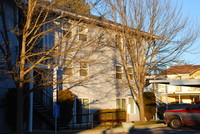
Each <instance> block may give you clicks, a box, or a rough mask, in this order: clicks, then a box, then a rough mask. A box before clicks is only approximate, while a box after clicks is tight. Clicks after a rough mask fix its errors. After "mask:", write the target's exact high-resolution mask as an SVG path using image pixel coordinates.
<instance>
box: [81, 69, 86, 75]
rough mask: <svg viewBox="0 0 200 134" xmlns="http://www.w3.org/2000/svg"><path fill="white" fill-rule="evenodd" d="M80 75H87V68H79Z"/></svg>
mask: <svg viewBox="0 0 200 134" xmlns="http://www.w3.org/2000/svg"><path fill="white" fill-rule="evenodd" d="M80 76H88V70H87V69H80Z"/></svg>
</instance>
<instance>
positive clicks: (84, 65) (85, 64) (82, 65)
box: [80, 62, 88, 68]
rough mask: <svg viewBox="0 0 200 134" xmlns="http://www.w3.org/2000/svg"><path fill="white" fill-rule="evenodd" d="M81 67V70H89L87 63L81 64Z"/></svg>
mask: <svg viewBox="0 0 200 134" xmlns="http://www.w3.org/2000/svg"><path fill="white" fill-rule="evenodd" d="M80 66H81V68H88V63H87V62H81V63H80Z"/></svg>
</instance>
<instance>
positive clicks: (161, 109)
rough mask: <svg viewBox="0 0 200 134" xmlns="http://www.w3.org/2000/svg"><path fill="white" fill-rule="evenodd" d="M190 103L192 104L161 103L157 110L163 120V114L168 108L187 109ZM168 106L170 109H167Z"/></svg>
mask: <svg viewBox="0 0 200 134" xmlns="http://www.w3.org/2000/svg"><path fill="white" fill-rule="evenodd" d="M189 105H190V103H178V104H168V105H167V106H166V104H165V103H161V104H159V106H158V112H157V115H158V118H159V119H160V120H163V119H164V116H163V114H164V112H165V111H166V110H176V109H185V108H186V107H187V106H189ZM167 107H168V109H167Z"/></svg>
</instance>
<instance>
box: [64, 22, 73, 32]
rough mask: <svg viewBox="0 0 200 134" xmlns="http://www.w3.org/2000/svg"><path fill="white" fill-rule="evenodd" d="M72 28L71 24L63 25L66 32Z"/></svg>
mask: <svg viewBox="0 0 200 134" xmlns="http://www.w3.org/2000/svg"><path fill="white" fill-rule="evenodd" d="M71 26H72V24H71V23H65V24H63V29H64V30H68V29H70V28H71Z"/></svg>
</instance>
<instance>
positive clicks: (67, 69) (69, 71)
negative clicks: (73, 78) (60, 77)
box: [63, 59, 73, 75]
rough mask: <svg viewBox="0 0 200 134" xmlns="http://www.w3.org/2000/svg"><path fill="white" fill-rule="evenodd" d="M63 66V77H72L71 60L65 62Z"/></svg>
mask: <svg viewBox="0 0 200 134" xmlns="http://www.w3.org/2000/svg"><path fill="white" fill-rule="evenodd" d="M65 66H66V67H64V69H63V70H64V74H65V75H72V73H73V63H72V60H67V59H66V60H65Z"/></svg>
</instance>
